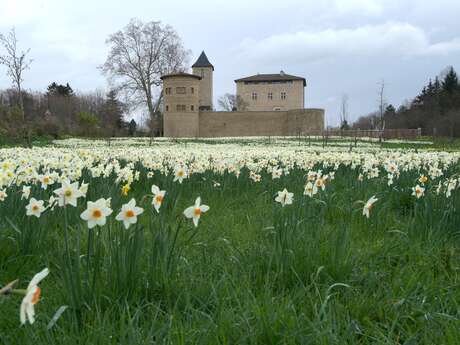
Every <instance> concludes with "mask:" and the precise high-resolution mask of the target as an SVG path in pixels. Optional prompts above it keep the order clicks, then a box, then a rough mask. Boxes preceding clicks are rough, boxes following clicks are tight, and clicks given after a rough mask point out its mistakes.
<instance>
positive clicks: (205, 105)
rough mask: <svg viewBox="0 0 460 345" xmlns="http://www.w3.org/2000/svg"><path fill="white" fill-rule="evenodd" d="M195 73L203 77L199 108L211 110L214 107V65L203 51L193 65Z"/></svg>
mask: <svg viewBox="0 0 460 345" xmlns="http://www.w3.org/2000/svg"><path fill="white" fill-rule="evenodd" d="M192 70H193V74H195V75H197V76H199V77H201V80H200V106H199V110H203V111H206V110H207V111H211V110H213V107H212V97H213V94H212V86H213V85H212V75H213V72H214V66H213V65H212V64H211V63H210V62H209V60H208V57H207V56H206V54H205V53H204V51H203V52H201V55H200V56H199V57H198V59H197V60H196V62H195V63H194V64H193V65H192Z"/></svg>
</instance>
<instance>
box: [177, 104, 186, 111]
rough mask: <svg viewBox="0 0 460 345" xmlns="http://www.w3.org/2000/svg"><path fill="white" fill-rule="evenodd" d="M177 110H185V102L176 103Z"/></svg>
mask: <svg viewBox="0 0 460 345" xmlns="http://www.w3.org/2000/svg"><path fill="white" fill-rule="evenodd" d="M176 110H177V111H185V104H177V105H176Z"/></svg>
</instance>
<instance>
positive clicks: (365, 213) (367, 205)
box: [363, 195, 379, 218]
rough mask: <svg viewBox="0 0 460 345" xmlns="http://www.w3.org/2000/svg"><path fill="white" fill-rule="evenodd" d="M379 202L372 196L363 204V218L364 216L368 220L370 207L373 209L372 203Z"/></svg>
mask: <svg viewBox="0 0 460 345" xmlns="http://www.w3.org/2000/svg"><path fill="white" fill-rule="evenodd" d="M377 200H379V199H377V198H376V197H375V195H374V196H372V197H371V198H370V199H369V200H367V202H366V203H365V204H364V207H363V216H366V217H367V218H369V216H370V212H371V209H372V207H374V203H375V202H376V201H377Z"/></svg>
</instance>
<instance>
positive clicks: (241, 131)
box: [164, 109, 324, 138]
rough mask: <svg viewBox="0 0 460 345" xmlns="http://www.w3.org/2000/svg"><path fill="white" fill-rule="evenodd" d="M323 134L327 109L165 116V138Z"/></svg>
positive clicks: (171, 113)
mask: <svg viewBox="0 0 460 345" xmlns="http://www.w3.org/2000/svg"><path fill="white" fill-rule="evenodd" d="M322 130H324V109H295V110H288V111H202V112H199V113H191V112H189V113H187V112H184V113H176V112H170V113H166V114H165V118H164V135H165V136H166V137H176V138H177V137H189V138H190V137H203V138H214V137H243V136H244V137H247V136H288V135H289V136H291V135H299V134H302V133H305V132H309V131H322Z"/></svg>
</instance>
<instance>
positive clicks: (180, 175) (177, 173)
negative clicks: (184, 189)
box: [173, 166, 188, 183]
mask: <svg viewBox="0 0 460 345" xmlns="http://www.w3.org/2000/svg"><path fill="white" fill-rule="evenodd" d="M187 176H188V173H187V169H186V168H184V167H183V166H177V167H176V169H174V180H173V182H176V181H179V183H182V181H183V180H184V179H185V178H187Z"/></svg>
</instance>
